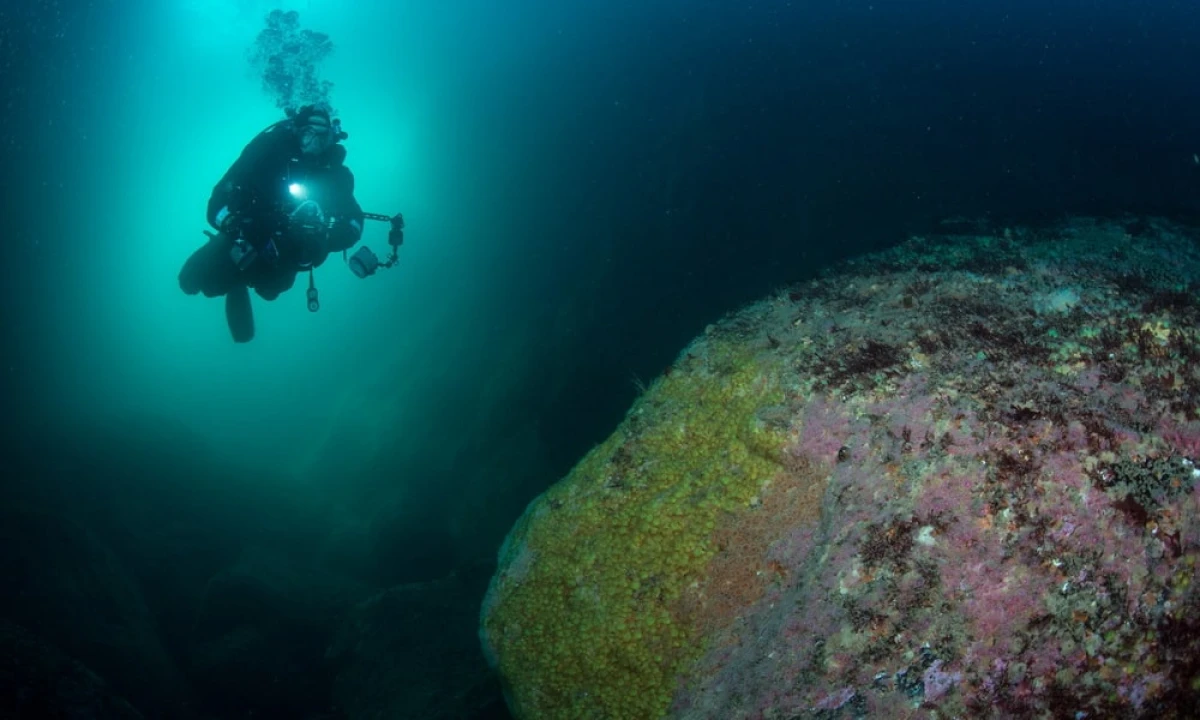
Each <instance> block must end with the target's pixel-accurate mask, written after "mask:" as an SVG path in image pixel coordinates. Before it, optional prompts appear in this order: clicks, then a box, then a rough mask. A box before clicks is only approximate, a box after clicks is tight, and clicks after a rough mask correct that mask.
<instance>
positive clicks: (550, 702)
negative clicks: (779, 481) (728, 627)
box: [482, 337, 786, 718]
mask: <svg viewBox="0 0 1200 720" xmlns="http://www.w3.org/2000/svg"><path fill="white" fill-rule="evenodd" d="M701 356H703V357H701ZM683 357H684V358H685V359H684V360H682V361H681V363H680V365H679V367H677V368H676V369H675V370H674V371H673V372H671V373H670V374H669V375H667V376H666V377H663V378H661V379H660V380H658V381H657V382H656V383H655V384H654V385H653V386H652V387H651V388H650V389H649V391H648V392H647V393H646V395H644V396H643V397H642V398H640V399H639V401H638V402H637V404H636V405H635V406H634V408H633V409H632V410H631V411H630V412H629V414H628V415H627V416H626V419H625V421H624V422H623V423H622V425H621V427H620V428H619V429H618V430H617V431H616V432H615V433H613V435H612V436H611V437H609V438H608V439H607V440H606V441H605V442H604V443H603V444H601V445H599V446H597V447H596V448H594V449H593V450H592V451H591V452H590V453H588V455H587V456H586V457H584V459H583V460H582V461H581V462H580V463H579V464H578V465H577V466H576V467H575V468H574V469H573V470H572V472H571V473H570V474H569V475H568V476H567V477H566V478H564V479H563V480H562V481H560V482H559V483H558V484H556V485H555V486H554V487H552V488H550V489H549V490H548V491H547V492H545V493H544V494H543V495H542V496H541V497H539V498H538V499H536V500H535V501H534V502H533V503H531V504H530V506H529V508H528V509H527V510H526V512H525V514H524V516H523V517H522V518H521V520H520V521H519V522H518V523H517V525H516V526H515V527H514V529H513V531H512V533H511V534H510V536H509V538H508V540H507V541H506V542H505V546H504V548H503V549H502V551H501V556H500V572H499V573H497V575H496V577H495V578H494V579H493V582H492V587H491V589H490V590H489V593H488V598H487V600H486V602H485V604H484V608H483V616H482V636H483V642H484V645H485V648H486V649H487V651H488V653H489V656H490V658H491V659H492V661H493V663H494V664H495V665H496V666H497V669H498V671H499V673H500V675H501V677H502V678H503V680H504V682H505V686H506V688H507V692H508V696H509V704H510V707H511V709H512V710H513V712H514V713H515V714H516V715H517V716H518V717H521V718H581V717H604V718H648V717H659V716H662V715H663V714H665V713H666V712H667V709H668V707H669V705H670V702H671V699H672V696H673V694H674V691H675V689H676V686H677V684H678V676H679V674H680V671H681V670H682V669H684V668H686V667H688V666H689V665H690V664H691V663H692V662H694V661H695V659H696V658H697V657H698V655H699V654H700V653H701V652H703V647H702V645H701V644H700V642H699V638H698V637H697V632H696V627H695V625H694V622H693V620H694V618H695V616H696V612H697V610H696V608H697V603H696V601H695V597H694V593H693V596H691V597H689V596H688V593H687V589H688V588H689V587H690V588H692V589H693V590H695V589H696V588H699V587H701V586H702V585H703V584H704V583H705V582H706V581H707V568H708V567H709V564H710V562H711V561H712V557H713V555H714V552H715V551H716V549H717V548H716V545H715V541H714V537H715V536H716V535H717V534H718V533H719V530H720V528H721V527H722V526H723V525H725V524H728V518H729V517H730V516H736V515H737V514H739V513H741V512H744V511H748V510H749V509H750V508H751V507H752V506H753V505H754V503H755V502H756V498H757V497H758V495H759V493H760V492H761V489H762V487H763V486H764V484H765V483H767V482H768V481H769V480H770V479H771V478H772V477H773V476H774V475H775V474H776V473H777V472H778V470H779V467H780V465H779V460H778V456H779V452H780V448H781V447H782V446H783V444H784V442H785V439H786V438H785V436H784V434H783V433H782V432H781V431H779V430H776V429H772V428H770V427H769V426H767V425H765V424H764V423H762V422H761V421H760V420H759V419H758V417H757V415H756V413H757V411H758V410H759V409H760V408H762V407H764V406H770V405H772V404H774V403H776V402H778V401H779V399H780V398H781V397H782V393H781V392H780V390H779V388H778V381H777V377H778V374H777V373H776V372H774V371H773V369H772V363H771V361H770V359H769V357H764V356H762V355H756V354H754V353H753V352H750V351H748V350H746V348H745V346H743V345H739V344H735V343H728V342H725V341H723V340H721V339H718V338H712V337H710V338H707V339H705V340H703V341H701V342H700V343H698V344H697V345H694V346H693V348H692V349H691V350H690V351H689V352H688V353H685V355H684V356H683Z"/></svg>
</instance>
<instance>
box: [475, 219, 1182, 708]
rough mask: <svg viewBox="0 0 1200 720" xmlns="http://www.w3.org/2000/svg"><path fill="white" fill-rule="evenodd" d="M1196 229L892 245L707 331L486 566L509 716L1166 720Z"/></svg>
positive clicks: (1177, 630)
mask: <svg viewBox="0 0 1200 720" xmlns="http://www.w3.org/2000/svg"><path fill="white" fill-rule="evenodd" d="M1196 237H1197V235H1196V234H1195V233H1193V232H1190V231H1187V230H1185V229H1182V228H1178V227H1174V226H1171V225H1169V224H1167V223H1165V222H1160V221H1139V222H1137V223H1136V224H1128V225H1122V224H1120V223H1110V222H1101V221H1090V220H1076V221H1074V222H1072V223H1069V224H1066V225H1064V226H1061V227H1058V228H1054V229H1050V230H1043V231H1038V232H1031V231H1016V232H1008V231H1005V232H1003V233H997V234H994V235H992V234H974V235H945V236H940V237H928V238H913V239H911V240H910V241H909V242H907V243H905V244H903V245H902V246H900V247H897V248H895V249H893V250H890V251H887V252H884V253H881V254H878V255H875V256H870V257H867V258H863V259H860V260H857V261H854V262H851V263H849V264H847V265H845V266H842V267H840V268H838V269H837V270H836V272H832V273H830V274H828V275H827V276H825V277H823V278H822V279H820V280H818V281H814V282H812V283H809V284H805V285H803V286H799V287H794V288H790V289H787V290H785V291H783V292H781V293H779V294H778V295H775V296H774V297H771V298H769V299H767V300H765V301H763V302H761V303H758V304H756V305H754V306H752V307H748V308H745V309H744V310H742V311H740V312H738V313H736V314H734V315H732V316H730V317H728V318H726V319H724V320H723V321H722V322H720V323H718V324H716V325H714V326H712V327H710V328H709V329H708V330H707V331H706V332H705V334H704V335H703V336H702V337H700V338H699V339H697V340H696V341H695V342H694V343H692V345H691V346H689V347H688V348H687V349H686V350H685V351H684V352H682V353H681V354H680V356H679V358H678V361H677V362H676V363H675V364H674V366H673V367H672V368H671V369H670V371H669V372H667V373H665V374H664V376H663V377H661V378H660V379H658V380H657V381H656V382H655V383H654V384H653V386H652V387H651V388H650V389H649V391H648V392H647V393H646V394H645V395H644V396H643V397H642V398H640V399H639V401H638V402H637V403H636V405H635V406H634V407H633V408H632V409H631V410H630V412H629V413H628V415H627V417H626V419H625V421H624V422H623V424H622V425H621V427H620V428H619V429H618V430H617V431H616V432H615V433H614V434H613V435H612V436H611V437H610V438H609V439H608V440H607V441H605V442H604V443H603V444H601V445H600V446H598V447H596V448H594V449H593V450H592V452H590V453H589V454H588V455H587V456H586V457H585V458H583V460H582V461H581V462H580V463H579V464H578V466H576V468H575V469H574V470H573V471H572V472H571V473H570V475H569V476H568V477H566V478H565V479H564V480H562V481H561V482H559V483H558V484H557V485H555V486H554V487H552V488H550V489H549V490H548V491H546V492H545V493H544V494H543V495H542V496H541V497H539V498H538V499H537V500H535V501H534V502H533V503H531V505H530V506H529V508H528V510H527V511H526V512H525V514H524V515H523V517H522V518H521V519H520V521H519V522H518V523H517V525H516V526H515V527H514V528H513V530H512V532H511V534H510V536H509V538H508V539H507V541H506V543H505V545H504V547H503V549H502V550H501V553H500V567H499V570H498V572H497V573H496V575H495V576H494V577H493V579H492V583H491V587H490V589H489V592H488V595H487V598H486V600H485V602H484V606H483V609H482V618H481V637H482V641H483V645H484V649H485V652H486V653H487V655H488V657H489V660H490V661H491V662H492V663H493V664H494V665H495V666H496V667H497V669H498V671H499V673H500V676H501V678H502V680H503V682H504V683H505V685H506V692H507V696H508V702H509V705H510V707H511V709H512V711H513V712H514V714H515V715H516V716H517V717H518V718H525V719H532V718H537V719H539V720H540V719H542V718H606V719H617V718H629V719H631V720H642V719H644V718H658V717H668V718H721V719H727V718H799V717H822V718H834V717H844V718H852V717H879V718H904V717H1067V718H1100V717H1123V718H1135V717H1145V718H1151V717H1153V718H1170V717H1195V716H1196V708H1197V707H1200V590H1198V589H1197V584H1196V582H1195V580H1194V575H1195V571H1196V565H1197V558H1200V489H1198V482H1197V478H1198V477H1200V468H1197V467H1196V464H1197V463H1200V377H1198V375H1200V370H1197V368H1196V362H1197V359H1200V333H1198V331H1197V321H1198V320H1200V297H1198V295H1197V289H1198V288H1200V284H1198V283H1200V252H1198V245H1197V240H1196Z"/></svg>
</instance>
